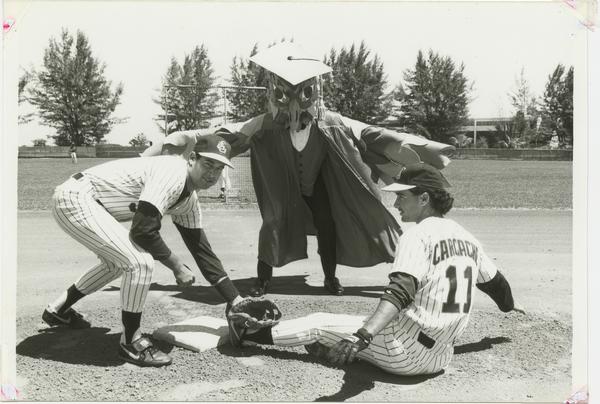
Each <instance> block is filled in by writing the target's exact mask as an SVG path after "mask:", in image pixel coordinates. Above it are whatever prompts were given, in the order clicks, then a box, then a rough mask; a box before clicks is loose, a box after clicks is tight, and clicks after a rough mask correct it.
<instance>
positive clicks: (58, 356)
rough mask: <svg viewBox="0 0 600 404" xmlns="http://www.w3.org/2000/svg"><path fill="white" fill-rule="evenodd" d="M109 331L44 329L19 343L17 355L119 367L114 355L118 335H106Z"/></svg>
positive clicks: (117, 359)
mask: <svg viewBox="0 0 600 404" xmlns="http://www.w3.org/2000/svg"><path fill="white" fill-rule="evenodd" d="M109 331H110V328H104V327H102V328H100V327H92V328H86V329H82V330H72V329H65V328H47V329H43V330H40V333H39V334H36V335H32V336H30V337H27V338H25V339H24V340H23V341H21V342H20V343H19V344H18V345H17V348H16V353H17V355H23V356H28V357H31V358H36V359H46V360H51V361H57V362H64V363H71V364H75V365H93V366H103V367H108V366H120V365H122V364H123V363H124V361H122V360H120V359H119V358H118V356H117V347H118V346H119V337H120V333H116V334H107V333H108V332H109Z"/></svg>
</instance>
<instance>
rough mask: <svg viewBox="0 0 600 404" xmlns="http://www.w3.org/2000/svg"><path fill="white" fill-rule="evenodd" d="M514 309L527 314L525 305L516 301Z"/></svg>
mask: <svg viewBox="0 0 600 404" xmlns="http://www.w3.org/2000/svg"><path fill="white" fill-rule="evenodd" d="M512 311H516V312H517V313H520V314H527V313H526V312H525V309H524V308H523V306H521V305H520V304H518V303H516V302H515V303H513V309H512Z"/></svg>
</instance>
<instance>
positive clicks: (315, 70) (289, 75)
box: [250, 42, 332, 86]
mask: <svg viewBox="0 0 600 404" xmlns="http://www.w3.org/2000/svg"><path fill="white" fill-rule="evenodd" d="M250 60H251V61H252V62H254V63H256V64H257V65H259V66H262V67H264V68H265V69H267V70H268V71H270V72H273V73H274V74H276V75H277V76H279V77H281V78H282V79H284V80H285V81H287V82H288V83H290V84H291V85H293V86H295V85H296V84H299V83H302V82H303V81H306V80H308V79H310V78H312V77H316V76H320V75H322V74H325V73H329V72H331V71H332V69H331V67H329V66H327V65H326V64H325V63H323V62H321V61H320V60H319V58H317V57H315V56H314V55H310V54H308V53H306V51H304V49H302V48H301V47H300V46H298V45H296V44H295V43H293V42H280V43H278V44H276V45H273V46H271V47H270V48H268V49H265V50H264V51H262V52H259V53H257V54H256V55H254V56H252V57H251V58H250Z"/></svg>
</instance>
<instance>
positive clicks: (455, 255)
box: [392, 217, 497, 346]
mask: <svg viewBox="0 0 600 404" xmlns="http://www.w3.org/2000/svg"><path fill="white" fill-rule="evenodd" d="M392 272H403V273H407V274H410V275H412V276H414V277H415V278H416V279H417V280H418V281H419V283H418V288H417V292H416V294H415V298H414V301H413V303H412V304H410V305H409V306H408V307H407V308H406V309H405V310H404V311H402V312H401V313H400V318H399V327H400V328H401V329H403V330H404V331H403V335H406V336H411V335H412V336H414V335H416V334H418V333H419V332H424V333H425V334H426V335H427V336H429V337H431V338H433V339H434V340H435V341H437V344H440V345H446V344H448V345H451V344H453V342H454V340H455V339H456V338H457V337H459V336H460V335H461V334H462V332H463V330H464V328H465V327H466V325H467V322H468V320H469V314H470V312H471V308H472V307H473V298H474V295H475V294H474V293H473V290H472V289H473V286H474V282H477V283H483V282H487V281H489V280H491V279H492V278H493V277H494V276H495V275H496V272H497V268H496V266H495V265H494V263H493V262H492V261H491V260H490V259H489V257H488V256H487V255H486V254H485V253H484V252H483V249H482V248H481V245H480V243H479V242H478V241H477V240H476V239H475V237H473V235H471V233H469V232H468V231H467V230H465V229H464V228H463V227H462V226H460V225H459V224H458V223H456V222H454V221H452V220H450V219H445V218H438V217H429V218H427V219H425V220H423V221H422V222H420V223H419V224H417V225H416V226H414V227H412V228H410V229H409V230H408V231H406V232H405V233H404V234H403V235H402V237H401V238H400V243H399V246H398V250H397V251H396V258H395V261H394V264H393V266H392ZM417 346H418V345H417Z"/></svg>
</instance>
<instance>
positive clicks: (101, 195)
mask: <svg viewBox="0 0 600 404" xmlns="http://www.w3.org/2000/svg"><path fill="white" fill-rule="evenodd" d="M230 151H231V147H230V145H229V144H228V143H227V142H226V141H225V140H223V139H222V138H221V137H219V136H215V135H212V136H205V137H203V138H202V140H201V141H199V142H198V143H197V144H196V145H195V147H194V149H193V152H192V153H191V154H190V155H189V157H188V158H187V160H186V159H182V158H181V157H179V156H160V157H155V158H143V157H139V158H131V159H121V160H115V161H111V162H108V163H105V164H101V165H98V166H96V167H92V168H90V169H88V170H85V171H83V172H81V173H78V174H75V175H73V176H72V178H70V179H69V180H67V181H66V182H65V183H63V184H62V185H60V186H58V187H57V188H56V191H55V193H54V209H53V214H54V217H55V219H56V221H57V222H58V224H59V225H60V227H61V228H62V229H63V230H64V231H65V232H66V233H67V234H69V235H70V236H72V237H73V238H74V239H75V240H77V241H78V242H79V243H81V244H83V245H84V246H85V247H87V248H88V249H89V250H91V251H93V252H94V253H95V254H96V255H98V258H99V259H100V263H98V265H96V266H94V267H93V268H91V269H90V270H88V271H87V272H86V273H84V274H83V275H82V276H81V277H80V278H79V279H78V280H77V281H76V282H75V283H74V284H73V285H72V286H71V287H69V289H68V290H67V291H66V292H65V293H63V294H62V295H61V296H60V297H59V298H58V299H57V300H55V301H54V302H52V303H51V304H49V305H48V307H47V308H46V310H45V311H44V313H43V315H42V319H43V320H44V321H45V322H46V323H47V324H48V325H50V326H67V327H72V328H86V327H89V326H90V323H89V322H88V321H87V320H86V319H85V318H84V317H83V316H82V315H81V314H80V313H78V312H77V311H75V309H73V308H72V306H73V304H75V303H76V302H77V301H78V300H80V299H81V298H83V297H85V296H86V295H89V294H91V293H93V292H95V291H97V290H99V289H101V288H103V287H104V286H106V285H107V284H108V283H109V282H111V281H113V280H115V279H117V278H119V277H121V292H120V294H121V306H122V323H123V333H122V335H121V341H120V347H119V356H120V357H121V358H122V359H124V360H126V361H128V362H131V363H134V364H136V365H139V366H163V365H168V364H170V363H171V358H170V357H169V356H168V355H167V354H165V353H163V352H161V351H160V350H158V349H157V348H156V347H154V346H153V345H152V342H151V340H150V339H149V338H148V337H146V336H142V334H141V332H140V321H141V317H142V311H143V308H144V302H145V300H146V295H147V293H148V289H149V288H150V283H151V280H152V271H153V269H154V262H155V260H158V261H160V262H161V263H163V264H164V265H165V266H167V267H168V268H170V269H171V270H172V271H173V273H174V275H175V278H176V280H177V283H178V284H179V285H182V286H189V285H191V284H192V283H193V282H194V281H195V279H194V276H193V273H192V271H191V270H190V269H189V267H187V266H186V265H185V264H183V262H182V261H181V260H180V259H179V257H177V256H176V255H175V254H173V253H172V252H171V250H170V249H169V248H168V247H167V246H166V244H165V242H164V241H163V239H162V238H161V236H160V233H159V230H160V228H161V219H162V217H163V216H164V215H166V214H169V215H171V217H172V219H173V223H174V224H175V227H176V228H177V230H178V231H179V233H180V234H181V236H182V238H183V241H184V242H185V245H186V246H187V248H188V249H189V251H190V253H191V254H192V256H193V257H194V260H195V261H196V263H197V264H198V267H199V268H200V272H201V273H202V275H203V276H204V277H205V278H206V280H208V282H210V284H211V285H213V286H214V287H215V288H216V289H217V290H218V291H219V293H220V294H221V295H222V296H223V298H224V299H225V300H226V301H227V302H228V303H229V305H236V304H237V303H239V302H240V301H243V299H242V298H241V297H240V295H239V293H238V291H237V289H236V288H235V286H234V285H233V283H232V282H231V280H230V279H229V277H228V276H227V273H226V272H225V271H224V269H223V266H222V265H221V262H220V260H219V258H217V256H216V255H215V254H214V252H213V251H212V248H211V246H210V244H209V242H208V240H207V238H206V234H205V233H204V231H203V229H202V212H201V210H200V204H199V201H198V196H197V194H196V191H197V190H201V189H207V188H209V187H211V186H212V185H214V184H215V183H216V181H217V179H218V178H219V176H220V174H221V171H222V170H223V167H224V166H226V165H227V166H230V167H233V166H232V164H231V162H230V161H229V156H230ZM129 220H132V225H131V230H130V231H127V229H126V228H125V227H123V226H122V225H121V224H120V223H119V222H124V221H129Z"/></svg>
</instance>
